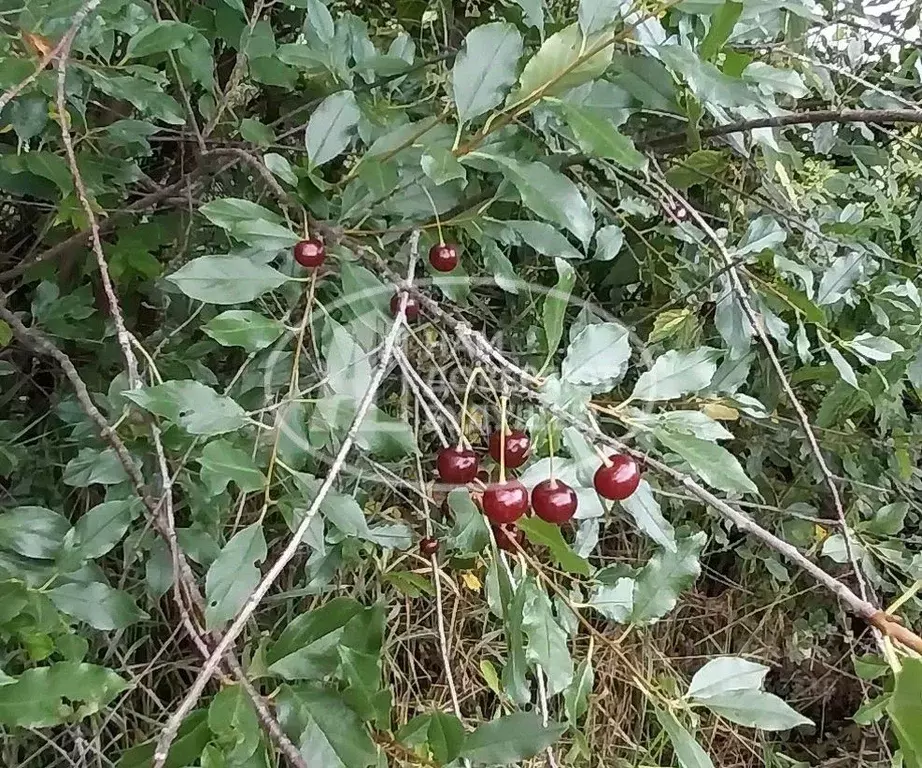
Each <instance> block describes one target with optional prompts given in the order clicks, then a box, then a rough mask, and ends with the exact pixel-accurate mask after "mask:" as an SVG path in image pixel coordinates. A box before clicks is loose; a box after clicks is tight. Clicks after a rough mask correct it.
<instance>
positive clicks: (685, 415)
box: [625, 408, 733, 442]
mask: <svg viewBox="0 0 922 768" xmlns="http://www.w3.org/2000/svg"><path fill="white" fill-rule="evenodd" d="M625 414H626V416H627V418H629V419H630V420H631V423H632V424H634V425H637V426H641V427H643V428H644V429H654V428H657V427H659V428H661V429H664V430H667V431H669V432H681V433H683V434H686V435H692V436H693V437H697V438H699V439H700V440H710V441H711V442H713V441H715V440H731V439H732V438H733V433H732V432H730V431H729V430H727V429H726V428H725V427H724V426H723V425H722V424H720V422H717V421H714V419H712V418H711V417H710V416H708V415H706V414H704V413H702V412H701V411H682V410H679V411H663V412H661V413H645V412H643V411H639V410H637V409H635V408H627V409H625Z"/></svg>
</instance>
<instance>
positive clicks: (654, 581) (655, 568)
mask: <svg viewBox="0 0 922 768" xmlns="http://www.w3.org/2000/svg"><path fill="white" fill-rule="evenodd" d="M705 541H706V537H705V535H704V534H703V533H696V534H695V535H694V536H689V537H687V538H684V539H680V540H679V541H677V542H676V551H675V552H668V551H665V550H663V551H660V552H656V553H655V554H654V555H653V556H652V557H651V558H650V559H649V560H648V561H647V564H646V565H645V566H644V567H643V568H642V569H641V571H640V573H639V574H638V576H637V580H636V584H635V586H634V605H633V609H632V610H631V616H630V620H631V621H632V622H635V623H653V622H655V621H657V620H659V619H661V618H663V616H665V615H666V614H667V613H669V611H671V610H672V609H673V608H674V607H675V604H676V602H677V601H678V599H679V593H680V592H681V591H682V590H684V589H687V588H688V587H690V586H691V585H692V584H694V583H695V579H697V578H698V575H699V574H700V573H701V563H700V561H699V559H698V557H699V555H700V553H701V549H702V547H704V542H705Z"/></svg>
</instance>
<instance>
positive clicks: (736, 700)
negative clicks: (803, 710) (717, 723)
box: [701, 689, 813, 731]
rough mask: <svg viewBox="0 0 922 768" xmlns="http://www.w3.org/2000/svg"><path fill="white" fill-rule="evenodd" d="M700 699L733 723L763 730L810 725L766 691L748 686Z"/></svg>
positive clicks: (811, 723) (712, 710)
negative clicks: (744, 688) (745, 688)
mask: <svg viewBox="0 0 922 768" xmlns="http://www.w3.org/2000/svg"><path fill="white" fill-rule="evenodd" d="M701 703H702V704H703V705H704V706H705V707H707V708H708V709H709V710H711V712H713V713H714V714H716V715H720V716H721V717H723V718H725V719H727V720H729V721H730V722H732V723H738V724H739V725H744V726H747V727H748V728H760V729H761V730H763V731H786V730H787V729H788V728H793V727H795V726H797V725H813V721H812V720H810V719H809V718H806V717H804V716H803V715H801V714H799V713H798V712H796V711H795V710H793V709H791V707H789V706H788V705H787V704H786V703H785V702H784V701H783V700H782V699H779V698H778V697H777V696H775V695H774V694H772V693H766V692H765V691H759V690H751V689H749V690H738V691H731V692H728V693H718V694H714V695H713V696H708V697H707V698H706V699H704V700H703V701H702V702H701Z"/></svg>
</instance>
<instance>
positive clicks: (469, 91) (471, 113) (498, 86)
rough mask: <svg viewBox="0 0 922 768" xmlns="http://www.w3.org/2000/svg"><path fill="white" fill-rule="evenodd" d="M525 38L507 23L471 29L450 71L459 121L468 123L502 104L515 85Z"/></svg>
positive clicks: (499, 22) (494, 23) (484, 25)
mask: <svg viewBox="0 0 922 768" xmlns="http://www.w3.org/2000/svg"><path fill="white" fill-rule="evenodd" d="M521 55H522V35H521V34H519V31H518V30H517V29H516V28H515V27H514V26H513V25H512V24H509V23H507V22H502V21H497V22H493V23H492V24H483V25H481V26H479V27H475V28H474V29H472V30H471V31H470V32H469V33H468V34H467V36H466V37H465V38H464V42H463V43H462V45H461V50H460V51H459V52H458V55H457V57H456V58H455V63H454V66H453V67H452V72H451V83H452V95H453V97H454V101H455V105H456V106H457V108H458V120H459V121H460V122H462V123H466V122H468V121H470V120H472V119H474V118H475V117H479V116H480V115H482V114H484V113H485V112H487V111H488V110H490V109H492V108H493V107H495V106H496V105H497V104H499V103H500V102H502V100H503V96H504V95H505V94H506V92H507V91H508V90H509V88H510V87H512V84H513V83H515V79H516V74H517V65H518V61H519V57H521Z"/></svg>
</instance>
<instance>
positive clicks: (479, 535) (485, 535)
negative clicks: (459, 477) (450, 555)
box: [448, 488, 490, 556]
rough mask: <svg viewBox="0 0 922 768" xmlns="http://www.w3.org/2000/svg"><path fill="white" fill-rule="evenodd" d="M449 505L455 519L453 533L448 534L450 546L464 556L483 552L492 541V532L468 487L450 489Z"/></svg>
mask: <svg viewBox="0 0 922 768" xmlns="http://www.w3.org/2000/svg"><path fill="white" fill-rule="evenodd" d="M448 506H449V508H450V509H451V514H452V517H454V519H455V523H454V526H453V527H452V529H451V533H449V534H448V543H449V546H450V547H451V548H452V549H454V550H457V551H458V554H459V555H462V556H463V555H473V554H476V553H478V552H482V551H483V548H484V547H485V546H487V544H488V543H489V541H490V532H489V531H488V530H487V524H486V523H485V522H484V517H483V514H482V513H481V512H480V510H479V509H478V508H477V506H476V505H475V504H474V502H473V500H472V499H471V494H470V492H469V491H468V490H467V488H453V489H452V490H451V491H449V493H448Z"/></svg>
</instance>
